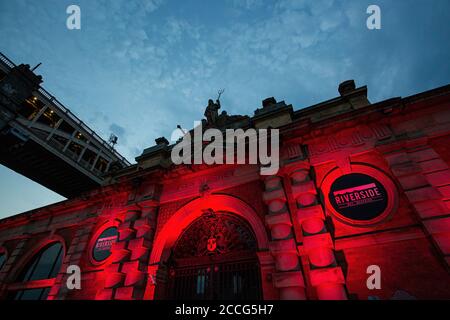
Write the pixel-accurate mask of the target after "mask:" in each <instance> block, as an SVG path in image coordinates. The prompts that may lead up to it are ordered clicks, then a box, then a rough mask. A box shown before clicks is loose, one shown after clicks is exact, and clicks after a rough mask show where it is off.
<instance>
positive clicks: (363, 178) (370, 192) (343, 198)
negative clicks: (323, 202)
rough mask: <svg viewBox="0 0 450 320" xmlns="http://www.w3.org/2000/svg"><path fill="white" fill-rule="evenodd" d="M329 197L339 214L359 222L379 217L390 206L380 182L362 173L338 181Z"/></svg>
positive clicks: (334, 183)
mask: <svg viewBox="0 0 450 320" xmlns="http://www.w3.org/2000/svg"><path fill="white" fill-rule="evenodd" d="M328 196H329V200H330V203H331V205H332V207H333V208H334V210H335V211H336V212H337V213H338V214H340V215H342V216H344V217H346V218H348V219H351V220H358V221H369V220H372V219H375V218H377V217H379V216H380V215H381V214H383V212H384V211H385V210H386V207H387V204H388V196H387V192H386V189H385V188H384V186H383V185H382V184H381V183H380V182H379V181H378V180H376V179H374V178H372V177H370V176H368V175H365V174H362V173H351V174H347V175H343V176H341V177H339V178H338V179H336V180H335V181H334V182H333V183H332V185H331V188H330V193H329V195H328Z"/></svg>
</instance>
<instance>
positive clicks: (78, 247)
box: [47, 219, 95, 300]
mask: <svg viewBox="0 0 450 320" xmlns="http://www.w3.org/2000/svg"><path fill="white" fill-rule="evenodd" d="M94 224H95V220H94V219H90V221H88V222H87V223H85V224H83V225H82V226H80V227H78V229H77V230H76V231H75V236H74V237H73V239H72V241H71V242H70V245H69V247H68V248H67V249H66V250H67V252H66V254H65V256H64V260H63V263H62V265H61V269H60V271H59V273H58V274H57V276H56V280H55V284H54V285H53V286H52V288H51V289H50V292H49V294H48V298H47V299H48V300H65V299H67V297H68V296H69V295H70V292H71V290H69V289H68V288H67V279H68V277H69V276H70V275H69V274H67V268H68V267H69V266H70V265H77V266H80V265H81V259H82V258H83V256H84V255H85V253H86V251H87V248H88V246H89V237H90V235H91V232H92V230H93V228H94ZM89 280H90V279H89V275H88V274H85V273H83V270H81V281H82V288H83V282H87V281H89ZM90 285H92V283H90Z"/></svg>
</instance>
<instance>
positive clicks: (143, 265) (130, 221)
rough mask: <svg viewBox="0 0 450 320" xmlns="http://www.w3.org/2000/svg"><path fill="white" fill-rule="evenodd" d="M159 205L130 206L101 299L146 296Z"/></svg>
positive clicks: (114, 246)
mask: <svg viewBox="0 0 450 320" xmlns="http://www.w3.org/2000/svg"><path fill="white" fill-rule="evenodd" d="M156 210H157V207H156V205H155V206H152V207H150V208H144V209H141V208H138V207H133V208H130V209H128V210H127V212H126V214H125V219H124V221H123V222H122V223H121V224H120V225H119V227H118V231H119V238H118V241H117V242H116V243H115V244H114V245H113V247H112V250H111V251H112V257H111V259H112V260H111V264H110V265H109V266H108V267H107V268H106V269H105V286H104V289H102V290H101V291H100V292H99V293H98V294H97V297H96V298H97V299H117V300H134V299H142V298H143V297H144V291H145V288H146V284H147V281H148V276H147V264H148V259H149V255H150V251H151V247H152V241H153V235H154V230H155V217H156Z"/></svg>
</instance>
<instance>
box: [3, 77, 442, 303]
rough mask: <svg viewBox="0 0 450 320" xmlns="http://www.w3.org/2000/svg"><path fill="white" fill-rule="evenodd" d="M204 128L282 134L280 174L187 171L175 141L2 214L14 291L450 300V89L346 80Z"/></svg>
mask: <svg viewBox="0 0 450 320" xmlns="http://www.w3.org/2000/svg"><path fill="white" fill-rule="evenodd" d="M204 123H205V124H206V125H207V126H209V127H216V128H219V129H226V128H244V129H245V128H256V129H261V128H277V129H279V130H280V141H281V143H280V170H279V171H278V174H277V175H276V176H263V175H261V174H260V167H259V166H258V165H214V166H209V165H174V164H173V163H171V158H170V150H171V148H172V147H173V145H169V143H168V141H167V140H166V139H165V138H159V139H157V140H156V145H155V146H152V147H150V148H148V149H145V150H144V152H143V153H142V155H140V156H139V157H137V158H136V164H133V165H130V166H126V167H123V168H115V170H110V171H109V172H108V173H107V179H106V181H107V182H106V183H104V185H103V186H101V187H98V188H94V189H93V190H91V191H87V192H85V193H83V194H81V195H79V196H76V197H72V198H70V199H69V200H67V201H63V202H60V203H56V204H53V205H50V206H47V207H43V208H39V209H36V210H32V211H29V212H25V213H22V214H18V215H16V216H12V217H9V218H5V219H3V220H1V221H0V268H1V269H0V298H3V299H63V300H64V299H98V300H100V299H149V300H151V299H300V300H302V299H312V300H315V299H319V300H321V299H357V300H367V299H382V300H387V299H450V272H449V270H450V201H449V200H450V169H449V166H450V85H448V86H445V87H441V88H437V89H434V90H431V91H427V92H423V93H419V94H416V95H413V96H410V97H406V98H392V99H388V100H386V101H382V102H378V103H370V102H369V101H368V99H367V88H366V87H359V88H356V87H355V84H354V82H353V81H346V82H344V83H342V84H341V85H340V86H339V96H338V97H336V98H333V99H331V100H328V101H325V102H322V103H319V104H317V105H313V106H310V107H307V108H302V109H299V110H294V109H293V107H292V105H287V104H285V103H284V102H283V101H282V102H277V101H276V100H275V99H274V98H268V99H265V100H264V101H263V103H262V107H261V108H259V109H257V110H256V111H255V113H254V115H253V116H251V117H248V116H229V115H227V114H226V113H222V114H220V115H218V116H217V117H216V118H213V121H212V120H211V119H208V120H207V121H204ZM70 265H76V266H79V267H80V270H81V289H69V288H68V287H67V285H66V284H67V280H68V278H69V277H70V274H68V273H67V268H68V267H69V266H70ZM370 266H378V267H379V271H380V274H381V288H380V289H377V288H375V289H369V288H368V285H367V282H368V278H369V277H370V276H371V275H372V273H373V272H371V271H370V270H372V269H371V267H370ZM368 270H369V272H368Z"/></svg>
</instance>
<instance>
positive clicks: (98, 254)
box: [92, 227, 117, 262]
mask: <svg viewBox="0 0 450 320" xmlns="http://www.w3.org/2000/svg"><path fill="white" fill-rule="evenodd" d="M116 239H117V228H116V227H111V228H108V229H105V230H104V231H103V232H102V233H101V234H100V235H99V236H98V238H97V240H96V241H95V244H94V247H93V248H92V257H93V258H94V260H95V261H97V262H102V261H104V260H105V259H106V258H108V257H109V256H110V255H111V247H112V245H113V243H114V242H116Z"/></svg>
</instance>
